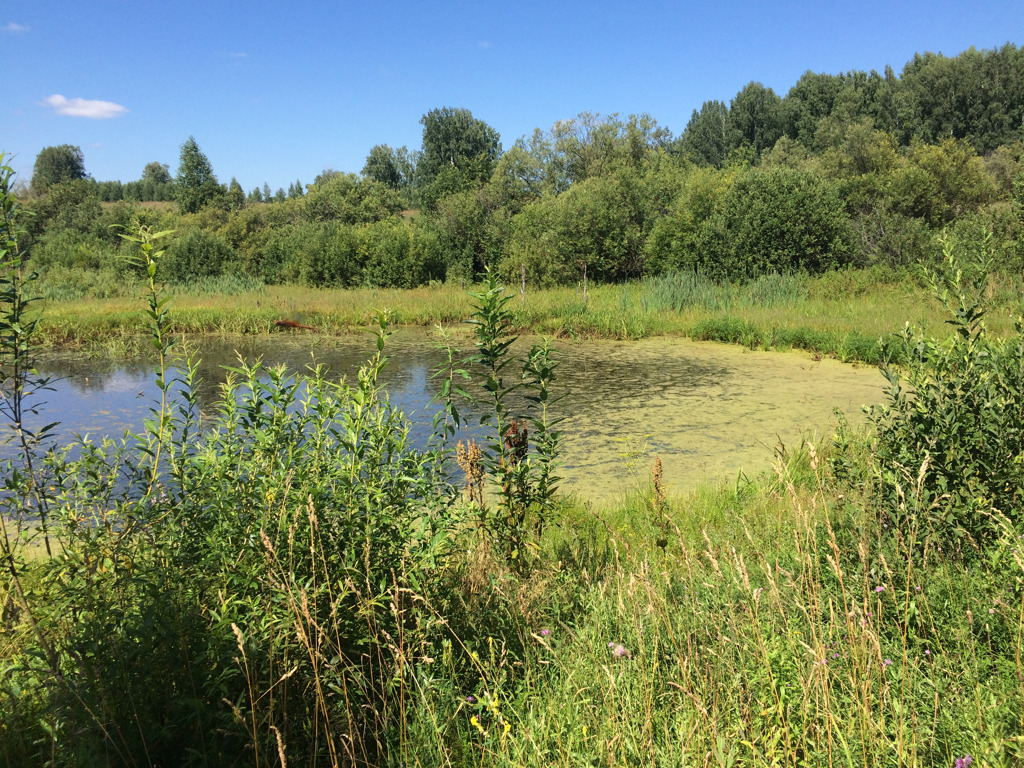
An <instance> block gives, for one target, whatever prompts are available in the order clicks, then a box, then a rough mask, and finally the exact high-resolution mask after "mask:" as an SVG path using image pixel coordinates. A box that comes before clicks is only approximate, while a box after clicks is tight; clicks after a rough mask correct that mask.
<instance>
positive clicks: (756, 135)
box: [729, 82, 782, 156]
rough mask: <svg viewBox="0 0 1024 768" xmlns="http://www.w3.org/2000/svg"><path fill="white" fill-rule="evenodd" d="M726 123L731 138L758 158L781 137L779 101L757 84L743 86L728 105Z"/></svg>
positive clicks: (774, 94)
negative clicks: (737, 140)
mask: <svg viewBox="0 0 1024 768" xmlns="http://www.w3.org/2000/svg"><path fill="white" fill-rule="evenodd" d="M729 123H730V125H731V126H732V128H733V131H734V134H733V137H734V138H735V139H739V141H740V142H745V143H747V144H749V145H750V146H751V147H753V148H754V152H755V154H757V155H758V156H760V155H761V153H762V152H764V151H765V150H766V149H771V148H772V147H773V146H775V142H776V141H778V140H779V137H780V136H781V135H782V99H780V98H779V97H778V95H777V94H776V93H775V91H773V90H772V89H771V88H765V87H764V86H763V85H761V83H754V82H751V83H747V84H746V85H745V86H743V90H741V91H740V92H739V93H737V94H736V98H734V99H733V100H732V102H731V103H730V105H729Z"/></svg>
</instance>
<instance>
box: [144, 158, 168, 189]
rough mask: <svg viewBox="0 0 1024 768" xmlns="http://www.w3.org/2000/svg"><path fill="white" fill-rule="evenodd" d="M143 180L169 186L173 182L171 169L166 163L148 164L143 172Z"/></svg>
mask: <svg viewBox="0 0 1024 768" xmlns="http://www.w3.org/2000/svg"><path fill="white" fill-rule="evenodd" d="M142 180H143V181H152V182H153V183H154V184H169V183H170V182H171V168H170V166H168V165H167V164H166V163H158V162H156V161H154V162H152V163H146V167H145V168H144V169H143V170H142Z"/></svg>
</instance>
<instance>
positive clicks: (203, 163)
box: [175, 136, 221, 213]
mask: <svg viewBox="0 0 1024 768" xmlns="http://www.w3.org/2000/svg"><path fill="white" fill-rule="evenodd" d="M175 187H176V192H177V197H178V208H179V209H180V210H181V212H182V213H195V212H196V211H199V210H201V209H202V208H204V207H206V206H207V205H209V204H210V203H211V202H212V201H213V199H214V198H215V197H216V196H217V195H218V194H219V193H220V191H221V188H220V185H219V184H218V183H217V177H216V176H214V175H213V167H212V166H211V165H210V161H209V160H208V159H207V157H206V155H204V154H203V153H202V151H201V150H200V149H199V145H198V144H197V143H196V140H195V138H194V137H192V136H189V137H188V140H187V141H186V142H185V143H184V144H182V145H181V162H180V164H179V165H178V179H177V183H176V184H175Z"/></svg>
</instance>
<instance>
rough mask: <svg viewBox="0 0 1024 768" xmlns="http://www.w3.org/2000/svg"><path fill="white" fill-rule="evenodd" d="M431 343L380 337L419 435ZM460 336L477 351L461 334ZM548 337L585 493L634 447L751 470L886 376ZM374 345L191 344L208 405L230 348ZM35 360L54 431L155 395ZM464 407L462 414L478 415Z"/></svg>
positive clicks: (340, 358)
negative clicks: (48, 381)
mask: <svg viewBox="0 0 1024 768" xmlns="http://www.w3.org/2000/svg"><path fill="white" fill-rule="evenodd" d="M435 344H436V338H435V336H434V335H433V334H432V333H431V332H429V331H425V330H421V329H411V330H402V331H400V332H399V333H397V334H395V335H394V336H393V337H392V339H391V340H390V341H389V347H388V352H389V355H390V358H391V362H390V365H389V366H388V368H387V369H386V371H385V374H384V384H385V386H386V387H387V390H388V392H389V395H390V398H391V400H392V402H393V403H395V405H397V406H398V407H400V408H402V409H403V410H404V411H406V412H407V413H408V414H409V415H410V416H411V418H412V420H413V421H414V423H415V424H416V429H415V430H414V439H415V440H417V441H419V442H422V441H425V439H426V436H427V435H428V433H429V424H430V422H431V419H432V416H433V413H434V410H433V407H432V406H431V404H430V400H431V398H432V396H433V394H434V393H435V392H436V391H437V388H438V383H437V381H436V380H435V379H434V378H433V377H432V373H433V371H435V370H436V369H437V367H438V366H440V365H441V364H443V363H444V361H445V359H446V357H445V353H444V352H443V351H442V350H440V349H438V348H436V346H435ZM459 346H461V347H462V348H463V349H464V350H468V349H471V348H472V344H471V341H470V340H469V339H463V340H462V341H461V343H460V344H459ZM524 346H525V345H524ZM555 346H556V351H557V354H558V358H559V359H560V360H561V361H562V362H561V365H560V367H559V369H558V375H559V379H558V382H557V387H558V391H560V392H568V393H570V396H569V397H567V398H566V399H565V400H563V401H562V402H561V403H560V404H559V405H558V411H559V415H566V416H567V417H568V419H567V421H566V422H565V425H564V428H565V432H566V439H565V462H564V466H563V470H562V474H563V475H564V476H565V478H566V483H567V485H568V487H569V488H571V489H572V490H575V491H577V492H579V493H580V494H581V495H584V496H586V497H588V498H593V499H604V498H608V497H611V496H614V495H616V494H618V493H621V492H622V490H624V489H625V488H626V487H628V486H629V485H630V482H631V479H630V474H629V471H628V470H627V468H626V467H627V464H628V463H629V462H630V460H631V459H630V456H634V457H635V463H636V466H637V467H638V468H639V470H640V471H642V472H645V471H646V466H648V465H649V460H650V459H651V458H653V456H654V455H655V454H658V455H660V456H661V458H662V461H663V463H664V466H665V478H666V481H667V482H668V483H669V484H670V486H674V487H675V488H676V489H679V490H684V489H686V488H689V487H692V486H693V485H695V484H696V483H697V482H699V481H700V480H702V479H705V478H709V477H718V476H735V474H736V473H737V472H738V471H739V470H741V469H743V470H744V471H746V472H747V473H748V474H750V473H753V472H756V471H759V470H761V469H764V468H766V467H767V466H768V465H769V464H770V461H771V448H772V446H773V445H774V444H775V443H776V442H777V441H778V440H780V439H781V440H782V441H783V442H785V443H786V444H788V445H793V444H795V443H797V442H798V441H799V440H800V439H801V436H802V435H803V434H805V433H806V432H808V431H817V432H818V433H821V432H822V431H823V430H825V429H827V428H829V425H830V421H831V418H832V409H833V408H834V407H838V408H840V409H842V410H844V411H846V412H847V413H848V414H850V416H851V418H852V419H854V420H856V419H857V418H858V415H859V413H860V406H861V405H863V404H866V403H871V402H876V401H878V400H879V398H880V395H881V383H882V380H881V377H880V376H879V374H878V373H877V371H875V370H874V369H873V368H866V367H861V368H856V367H852V366H847V365H842V364H840V363H836V362H835V361H829V360H823V361H820V362H814V361H812V360H810V359H809V358H808V357H807V355H806V354H799V353H793V354H784V353H764V352H750V351H747V350H743V349H739V348H736V347H728V346H720V345H715V344H705V343H694V342H689V341H686V340H678V339H649V340H644V341H640V342H607V341H604V342H586V343H568V342H564V343H562V342H559V343H556V345H555ZM373 351H374V343H373V339H372V338H371V337H370V336H368V335H353V336H351V337H343V338H324V337H316V336H311V335H310V336H296V337H294V338H293V337H289V336H285V335H284V334H280V335H274V336H270V337H266V336H263V337H238V338H233V339H227V340H225V339H204V340H202V341H201V342H200V343H199V344H198V347H197V352H198V357H199V359H200V361H201V362H200V363H199V378H200V382H201V383H200V387H199V402H200V407H201V409H202V410H203V411H204V412H206V413H212V412H214V411H215V409H216V405H217V400H218V397H219V394H220V388H221V385H222V384H223V382H224V379H225V375H226V373H225V366H228V367H237V366H238V363H239V359H243V360H246V361H248V362H253V361H255V360H257V359H261V360H262V361H263V363H264V364H266V365H282V364H283V365H286V366H288V367H289V369H291V370H295V371H302V370H305V369H306V368H307V366H310V365H312V364H313V363H314V362H318V363H321V364H323V365H324V366H325V367H326V368H327V369H328V370H329V371H330V376H331V377H335V378H340V377H347V378H348V379H349V380H351V379H352V378H353V377H354V376H355V375H356V372H357V371H358V368H359V366H360V365H361V364H363V363H364V362H365V361H366V360H367V359H368V358H369V356H370V355H371V354H372V353H373ZM39 369H40V371H41V372H42V373H44V374H46V375H49V376H52V377H54V379H55V382H54V384H53V386H54V389H55V391H53V392H48V393H45V396H43V398H42V399H43V400H45V401H46V405H45V407H44V412H43V414H42V415H41V416H40V417H39V418H38V423H37V426H38V425H39V424H42V423H47V422H51V421H55V420H59V421H60V423H61V426H60V429H61V435H62V437H61V439H62V440H70V439H71V435H72V434H81V435H84V434H89V435H91V436H92V437H93V438H94V439H95V438H99V437H101V436H108V435H109V436H120V435H121V434H123V433H124V431H125V430H138V429H140V428H141V426H142V424H143V421H144V420H145V419H146V418H147V417H148V416H149V415H150V409H151V408H153V406H154V403H155V402H156V401H157V400H158V396H159V391H158V389H157V388H156V386H155V384H154V382H153V367H152V364H151V363H149V362H148V361H144V360H109V359H93V358H83V357H74V356H68V355H61V356H51V357H48V358H47V359H46V360H43V361H41V363H40V365H39ZM517 405H521V403H519V404H517V403H515V402H513V407H517ZM463 410H464V411H465V412H466V413H467V414H469V415H470V416H471V417H472V416H476V417H479V415H480V413H481V411H480V410H479V409H474V408H473V407H467V408H464V409H463Z"/></svg>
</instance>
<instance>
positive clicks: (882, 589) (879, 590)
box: [875, 584, 885, 592]
mask: <svg viewBox="0 0 1024 768" xmlns="http://www.w3.org/2000/svg"><path fill="white" fill-rule="evenodd" d="M875 592H885V587H884V586H882V585H881V584H879V585H878V586H877V587H875Z"/></svg>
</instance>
